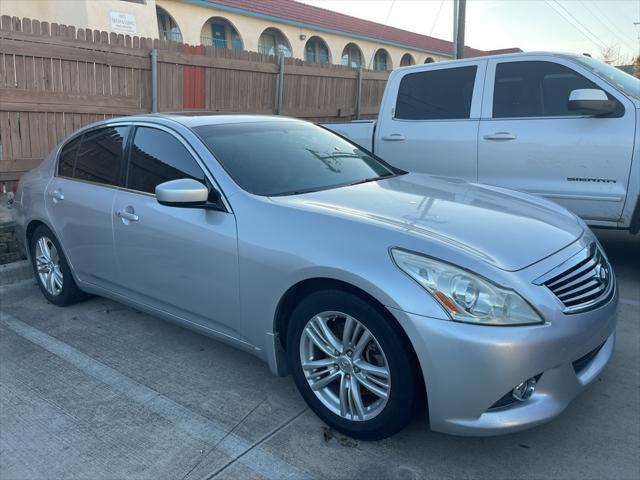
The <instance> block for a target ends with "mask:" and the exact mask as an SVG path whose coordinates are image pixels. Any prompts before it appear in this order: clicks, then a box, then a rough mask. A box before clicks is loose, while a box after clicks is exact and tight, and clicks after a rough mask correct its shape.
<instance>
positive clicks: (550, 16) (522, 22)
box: [298, 0, 640, 63]
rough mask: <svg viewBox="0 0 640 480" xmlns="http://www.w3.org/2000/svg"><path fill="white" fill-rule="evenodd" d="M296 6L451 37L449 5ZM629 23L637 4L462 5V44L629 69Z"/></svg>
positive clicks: (372, 1)
mask: <svg viewBox="0 0 640 480" xmlns="http://www.w3.org/2000/svg"><path fill="white" fill-rule="evenodd" d="M298 1H301V2H303V3H307V4H310V5H315V6H317V7H322V8H326V9H329V10H334V11H336V12H340V13H344V14H347V15H352V16H354V17H360V18H364V19H366V20H372V21H374V22H378V23H383V24H386V25H390V26H393V27H397V28H402V29H404V30H409V31H412V32H417V33H422V34H424V35H431V36H434V37H438V38H443V39H446V40H451V39H452V36H453V0H395V1H393V0H298ZM634 22H640V0H468V1H467V22H466V34H465V44H466V45H469V46H472V47H475V48H479V49H482V50H491V49H496V48H507V47H520V48H522V49H523V50H525V51H532V50H553V51H563V52H574V53H590V54H591V55H592V56H594V57H600V58H601V57H602V51H603V50H604V49H607V48H608V49H610V50H612V51H613V52H614V56H618V57H619V61H618V62H616V63H630V61H631V58H633V57H634V56H637V55H638V54H639V53H640V37H639V35H640V30H639V29H640V25H634ZM618 52H619V53H618Z"/></svg>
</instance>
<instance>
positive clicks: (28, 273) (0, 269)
mask: <svg viewBox="0 0 640 480" xmlns="http://www.w3.org/2000/svg"><path fill="white" fill-rule="evenodd" d="M30 278H33V269H32V268H31V263H30V262H29V260H20V261H17V262H11V263H7V264H5V265H0V285H10V284H12V283H15V282H20V281H22V280H28V279H30Z"/></svg>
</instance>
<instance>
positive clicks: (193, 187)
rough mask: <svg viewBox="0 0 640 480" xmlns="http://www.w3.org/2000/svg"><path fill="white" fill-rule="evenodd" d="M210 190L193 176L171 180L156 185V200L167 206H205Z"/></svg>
mask: <svg viewBox="0 0 640 480" xmlns="http://www.w3.org/2000/svg"><path fill="white" fill-rule="evenodd" d="M208 198H209V190H208V189H207V187H205V186H204V185H203V184H202V183H200V182H198V181H197V180H193V179H192V178H181V179H180V180H171V181H169V182H164V183H161V184H160V185H158V186H156V200H157V201H158V203H159V204H161V205H166V206H167V207H204V206H205V205H206V204H207V200H208Z"/></svg>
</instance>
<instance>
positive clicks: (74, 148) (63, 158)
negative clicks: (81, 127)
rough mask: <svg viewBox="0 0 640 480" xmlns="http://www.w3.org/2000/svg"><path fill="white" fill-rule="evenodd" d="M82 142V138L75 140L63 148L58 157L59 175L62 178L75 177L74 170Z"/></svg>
mask: <svg viewBox="0 0 640 480" xmlns="http://www.w3.org/2000/svg"><path fill="white" fill-rule="evenodd" d="M80 140H82V136H79V137H76V138H74V139H73V140H71V141H70V142H69V143H67V144H66V145H65V146H64V147H62V151H61V152H60V156H59V157H58V175H60V176H62V177H70V178H71V177H73V168H74V167H75V164H76V157H77V156H78V147H79V146H80Z"/></svg>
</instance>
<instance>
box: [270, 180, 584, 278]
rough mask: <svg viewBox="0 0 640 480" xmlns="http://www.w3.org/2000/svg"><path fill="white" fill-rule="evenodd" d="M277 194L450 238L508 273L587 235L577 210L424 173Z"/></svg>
mask: <svg viewBox="0 0 640 480" xmlns="http://www.w3.org/2000/svg"><path fill="white" fill-rule="evenodd" d="M271 199H272V201H274V202H275V203H278V204H285V205H288V206H291V207H296V208H304V209H309V210H313V211H318V212H323V213H325V214H328V215H340V216H344V217H348V218H351V219H353V220H356V221H365V222H371V223H377V224H380V225H381V226H386V227H388V228H394V229H396V230H399V231H402V232H405V233H406V234H408V235H414V236H417V237H423V238H425V239H428V240H430V241H438V242H442V243H446V244H448V245H450V246H452V247H454V248H458V249H460V250H464V251H466V252H467V253H472V254H473V255H475V256H476V257H478V259H479V260H484V261H486V262H489V263H491V264H493V265H495V266H496V267H498V268H501V269H503V270H508V271H514V270H520V269H522V268H525V267H527V266H529V265H531V264H533V263H535V262H537V261H539V260H541V259H543V258H545V257H548V256H549V255H552V254H553V253H556V252H557V251H559V250H561V249H563V248H564V247H566V246H567V245H569V244H571V243H573V242H574V241H576V240H577V239H578V238H580V237H581V236H582V234H583V227H582V226H581V225H580V223H579V222H578V221H577V219H576V218H575V217H574V216H573V215H572V214H571V213H569V212H567V211H566V210H564V209H563V208H562V207H560V206H557V205H555V204H553V203H551V202H549V201H547V200H544V199H541V198H537V197H533V196H530V195H527V194H522V193H518V192H514V191H510V190H505V189H501V188H498V187H491V186H485V185H478V184H472V183H466V182H464V181H458V180H455V179H444V178H438V177H432V176H429V175H424V174H418V173H408V174H405V175H401V176H398V177H393V178H389V179H384V180H379V181H377V182H369V183H363V184H360V185H353V186H348V187H340V188H333V189H330V190H323V191H319V192H312V193H305V194H300V195H291V196H283V197H271ZM389 246H390V247H391V246H393V245H389ZM424 253H428V252H427V251H425V252H424Z"/></svg>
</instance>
